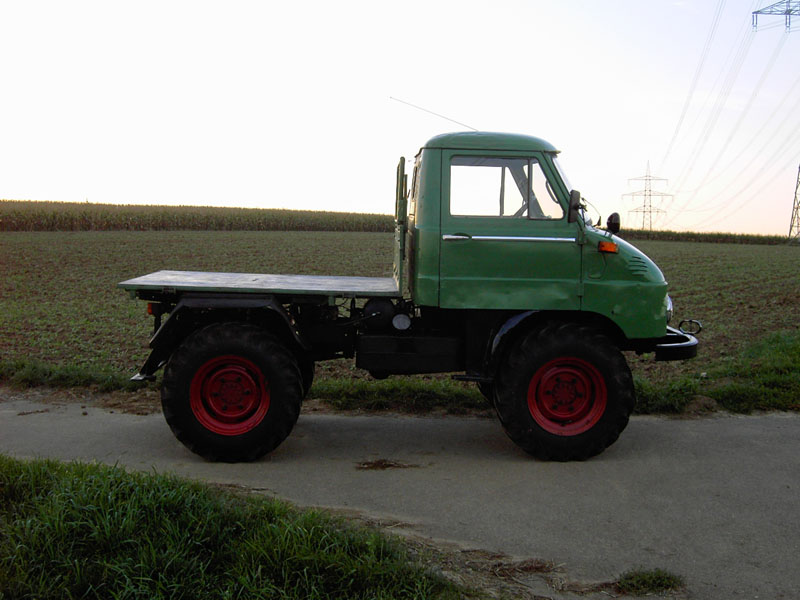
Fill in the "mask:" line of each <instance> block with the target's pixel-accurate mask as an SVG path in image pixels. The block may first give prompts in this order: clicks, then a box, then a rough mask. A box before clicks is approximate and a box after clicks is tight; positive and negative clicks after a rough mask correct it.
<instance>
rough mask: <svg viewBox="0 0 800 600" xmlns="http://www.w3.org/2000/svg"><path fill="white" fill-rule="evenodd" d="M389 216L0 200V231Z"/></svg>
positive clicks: (357, 221) (286, 227)
mask: <svg viewBox="0 0 800 600" xmlns="http://www.w3.org/2000/svg"><path fill="white" fill-rule="evenodd" d="M392 229H393V222H392V217H391V216H389V215H377V214H359V213H340V212H324V211H308V210H284V209H275V208H263V209H254V208H250V209H248V208H219V207H207V206H135V205H113V204H89V203H79V202H27V201H16V200H2V201H0V231H124V230H128V231H176V230H186V231H371V232H388V231H392Z"/></svg>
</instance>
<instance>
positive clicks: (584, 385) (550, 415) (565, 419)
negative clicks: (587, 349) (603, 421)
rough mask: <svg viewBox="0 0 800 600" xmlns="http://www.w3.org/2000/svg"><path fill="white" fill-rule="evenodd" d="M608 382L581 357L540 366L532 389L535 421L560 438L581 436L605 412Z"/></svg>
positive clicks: (529, 406)
mask: <svg viewBox="0 0 800 600" xmlns="http://www.w3.org/2000/svg"><path fill="white" fill-rule="evenodd" d="M606 403H607V392H606V385H605V381H604V380H603V376H602V374H601V373H600V372H599V371H598V370H597V368H596V367H595V366H594V365H592V364H590V363H588V362H586V361H584V360H582V359H579V358H571V357H565V358H558V359H555V360H552V361H550V362H548V363H546V364H545V365H543V366H542V367H540V368H539V369H538V370H537V371H536V373H534V375H533V377H532V378H531V381H530V384H529V386H528V409H529V410H530V413H531V416H532V417H533V418H534V420H535V421H536V422H537V423H538V424H539V425H540V426H541V427H542V428H543V429H545V430H546V431H548V432H550V433H554V434H556V435H564V436H569V435H577V434H579V433H583V432H585V431H587V430H589V429H590V428H591V427H593V426H594V425H595V424H596V423H597V422H598V421H599V420H600V418H601V417H602V415H603V413H604V412H605V407H606Z"/></svg>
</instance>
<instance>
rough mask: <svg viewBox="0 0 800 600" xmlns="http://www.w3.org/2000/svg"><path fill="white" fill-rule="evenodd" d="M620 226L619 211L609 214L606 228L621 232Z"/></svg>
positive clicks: (615, 232) (613, 231)
mask: <svg viewBox="0 0 800 600" xmlns="http://www.w3.org/2000/svg"><path fill="white" fill-rule="evenodd" d="M619 228H620V220H619V213H611V214H610V215H608V220H607V221H606V229H607V230H608V231H610V232H611V233H613V234H617V233H619Z"/></svg>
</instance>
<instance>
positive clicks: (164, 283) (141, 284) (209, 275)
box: [118, 271, 402, 298]
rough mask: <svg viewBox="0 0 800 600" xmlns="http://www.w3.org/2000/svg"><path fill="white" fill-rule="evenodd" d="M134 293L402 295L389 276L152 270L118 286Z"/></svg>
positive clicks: (355, 296) (348, 296) (350, 296)
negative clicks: (153, 271) (152, 271)
mask: <svg viewBox="0 0 800 600" xmlns="http://www.w3.org/2000/svg"><path fill="white" fill-rule="evenodd" d="M118 286H119V287H121V288H123V289H125V290H128V291H129V292H131V293H133V294H135V293H136V292H140V291H146V292H156V293H158V292H162V293H165V294H166V293H176V292H209V293H214V292H217V293H219V292H235V293H240V294H291V295H311V296H336V297H339V298H367V297H373V296H385V297H390V298H399V297H401V296H402V294H401V293H400V290H399V288H398V285H397V282H396V281H395V279H394V278H392V277H336V276H328V275H270V274H258V273H214V272H204V271H156V272H155V273H150V274H148V275H142V276H141V277H135V278H134V279H128V280H127V281H122V282H120V283H119V284H118Z"/></svg>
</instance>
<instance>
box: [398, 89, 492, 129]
mask: <svg viewBox="0 0 800 600" xmlns="http://www.w3.org/2000/svg"><path fill="white" fill-rule="evenodd" d="M389 100H394V101H395V102H400V103H401V104H407V105H408V106H411V107H412V108H416V109H417V110H421V111H422V112H426V113H428V114H431V115H434V116H436V117H439V118H440V119H444V120H445V121H450V122H451V123H455V124H456V125H461V126H462V127H466V128H467V129H472V131H478V130H477V129H475V128H474V127H472V126H470V125H467V124H466V123H462V122H461V121H456V120H455V119H451V118H450V117H445V116H444V115H440V114H439V113H435V112H433V111H432V110H428V109H427V108H422V107H421V106H417V105H416V104H411V102H406V101H405V100H400V98H394V97H392V96H389Z"/></svg>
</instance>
